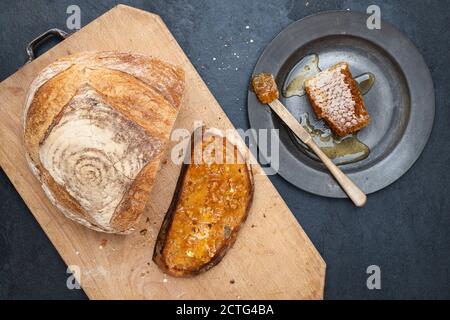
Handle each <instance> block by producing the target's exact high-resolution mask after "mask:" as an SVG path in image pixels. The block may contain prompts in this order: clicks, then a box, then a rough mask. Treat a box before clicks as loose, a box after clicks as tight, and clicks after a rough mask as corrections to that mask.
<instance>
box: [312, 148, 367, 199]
mask: <svg viewBox="0 0 450 320" xmlns="http://www.w3.org/2000/svg"><path fill="white" fill-rule="evenodd" d="M306 144H307V145H308V147H310V148H311V149H312V150H313V151H314V153H315V154H316V155H317V156H318V157H319V158H320V160H322V162H323V163H324V164H325V166H326V167H327V168H328V170H330V172H331V174H332V175H333V177H334V178H335V179H336V180H337V182H339V184H340V185H341V187H342V189H344V191H345V193H347V195H348V197H349V198H350V199H351V200H352V201H353V203H354V204H355V205H356V206H357V207H362V206H364V205H365V204H366V202H367V196H366V195H365V194H364V192H362V191H361V189H359V188H358V186H357V185H356V184H354V183H353V181H352V180H350V178H349V177H347V176H346V175H345V173H343V172H342V171H341V169H339V168H338V167H337V166H336V165H335V164H334V163H333V161H331V160H330V158H328V157H327V155H326V154H325V153H323V151H322V150H321V149H320V148H319V147H318V146H317V145H316V144H315V142H314V141H313V140H309V141H307V142H306Z"/></svg>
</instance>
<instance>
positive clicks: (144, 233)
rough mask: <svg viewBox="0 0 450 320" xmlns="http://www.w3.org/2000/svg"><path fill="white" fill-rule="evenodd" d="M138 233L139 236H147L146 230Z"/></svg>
mask: <svg viewBox="0 0 450 320" xmlns="http://www.w3.org/2000/svg"><path fill="white" fill-rule="evenodd" d="M139 233H140V234H141V236H145V235H146V234H147V229H142V230H141V231H139Z"/></svg>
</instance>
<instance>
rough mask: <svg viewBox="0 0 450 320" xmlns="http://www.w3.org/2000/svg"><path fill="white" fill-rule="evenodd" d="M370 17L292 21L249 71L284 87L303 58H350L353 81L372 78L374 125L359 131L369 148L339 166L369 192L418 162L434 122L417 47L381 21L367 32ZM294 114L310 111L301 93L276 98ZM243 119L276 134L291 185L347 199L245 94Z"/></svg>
mask: <svg viewBox="0 0 450 320" xmlns="http://www.w3.org/2000/svg"><path fill="white" fill-rule="evenodd" d="M367 17H368V16H367V15H365V14H363V13H356V12H345V11H342V12H341V11H337V12H326V13H321V14H318V15H314V16H310V17H307V18H304V19H302V20H299V21H297V22H294V23H293V24H291V25H290V26H289V27H287V28H286V29H285V30H284V31H282V32H281V33H280V34H279V35H278V36H276V37H275V39H273V40H272V42H271V43H270V44H269V45H268V46H267V47H266V49H265V50H264V52H263V54H262V55H261V57H260V58H259V60H258V62H257V64H256V67H255V70H254V74H257V73H259V72H270V73H272V74H274V76H275V78H276V81H277V84H278V87H279V88H282V87H283V84H284V83H285V81H286V80H288V81H289V79H287V77H288V75H289V72H290V71H291V70H292V68H293V67H294V66H295V65H296V64H297V63H298V62H299V61H300V60H301V59H302V58H303V57H305V56H306V55H308V54H313V53H315V54H317V55H318V56H319V66H320V68H321V69H322V70H323V69H325V68H327V67H329V66H331V65H333V64H335V63H337V62H339V61H342V60H344V61H347V62H348V63H349V65H350V69H351V72H352V74H353V75H354V76H357V75H359V74H362V73H365V72H371V73H373V74H374V75H375V77H376V81H375V84H374V86H373V87H372V89H371V90H370V91H369V93H367V94H366V95H365V96H364V102H365V104H366V108H367V110H368V111H369V114H370V116H371V118H372V122H371V124H370V125H369V126H368V127H366V128H364V129H362V130H361V131H360V132H359V133H358V138H359V140H361V141H362V142H363V143H365V144H366V145H367V146H368V147H369V148H370V154H369V156H368V157H367V158H366V159H364V160H361V161H358V162H355V163H351V164H346V165H342V166H340V167H341V169H342V170H343V171H344V172H345V173H346V174H348V175H349V176H350V178H351V179H352V180H353V181H354V182H355V183H356V184H357V185H358V186H359V187H360V188H361V189H362V190H363V191H364V192H365V193H367V194H369V193H373V192H375V191H378V190H380V189H382V188H384V187H386V186H388V185H390V184H391V183H393V182H394V181H396V180H397V179H399V178H400V177H401V176H402V175H403V174H404V173H405V172H406V171H408V169H409V168H411V166H412V165H413V164H414V162H415V161H416V160H417V159H418V158H419V156H420V154H421V152H422V150H423V149H424V147H425V145H426V143H427V141H428V138H429V136H430V133H431V129H432V127H433V121H434V110H435V97H434V87H433V82H432V79H431V75H430V72H429V70H428V67H427V66H426V64H425V61H424V59H423V58H422V56H421V54H420V53H419V51H418V50H417V48H416V47H415V46H414V44H413V43H412V42H411V41H410V40H409V39H408V38H407V37H406V36H405V35H404V34H403V33H402V32H400V31H399V30H398V29H397V28H395V27H394V26H392V25H390V24H388V23H387V22H385V21H382V23H381V29H380V30H369V29H368V28H367V26H366V20H367ZM280 100H281V101H282V102H283V103H284V104H285V105H286V107H287V108H288V109H289V110H290V111H291V113H292V114H293V115H294V116H295V117H297V118H298V117H299V116H300V114H301V113H303V112H308V113H310V115H311V116H312V117H314V113H313V111H312V109H311V107H310V105H309V102H308V99H307V97H306V96H303V97H297V96H296V97H291V98H284V97H282V96H281V97H280ZM248 115H249V120H250V125H251V127H252V128H254V129H279V138H280V150H279V161H280V165H279V170H278V173H279V174H280V175H281V176H282V177H283V178H285V179H286V180H287V181H289V182H291V183H292V184H294V185H295V186H297V187H299V188H301V189H303V190H306V191H309V192H311V193H314V194H318V195H322V196H326V197H335V198H342V197H346V195H345V193H344V192H343V191H342V190H341V188H340V187H339V185H338V183H337V182H336V181H335V180H334V179H333V178H332V176H331V175H330V174H329V173H328V171H327V170H326V168H325V167H324V166H323V164H321V163H320V162H318V161H317V160H315V159H312V158H311V157H309V156H307V155H306V154H305V152H303V151H302V149H301V148H302V146H301V145H300V144H299V143H298V142H296V141H295V139H293V138H292V133H290V132H289V129H288V128H286V127H285V126H284V125H283V123H282V122H281V121H280V120H279V119H278V118H277V116H276V115H275V114H274V113H272V112H270V109H269V107H268V106H264V105H261V104H260V103H259V101H258V100H257V98H256V96H255V95H254V93H253V92H251V91H250V90H249V92H248Z"/></svg>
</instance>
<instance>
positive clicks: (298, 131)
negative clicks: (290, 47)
mask: <svg viewBox="0 0 450 320" xmlns="http://www.w3.org/2000/svg"><path fill="white" fill-rule="evenodd" d="M252 85H253V89H254V91H255V94H256V96H257V97H258V99H259V101H260V102H261V103H263V104H267V105H269V106H270V108H271V109H272V110H273V111H275V113H276V114H277V115H278V117H280V119H281V120H283V122H284V123H285V124H286V125H287V126H288V127H289V128H290V129H291V130H292V132H294V133H295V135H296V136H297V137H298V138H299V139H300V140H302V141H303V143H305V144H306V145H307V146H308V147H309V148H311V150H313V151H314V153H315V154H316V155H317V156H318V157H319V158H320V160H321V161H322V162H323V164H325V166H326V167H327V168H328V170H329V171H330V172H331V174H332V175H333V177H334V178H335V179H336V180H337V182H338V183H339V185H340V186H341V188H342V189H343V190H344V191H345V193H347V195H348V197H349V198H350V199H351V200H352V201H353V203H354V204H355V205H356V206H357V207H362V206H364V205H365V204H366V202H367V196H366V195H365V194H364V192H362V191H361V189H359V188H358V186H357V185H355V184H354V183H353V181H352V180H350V178H349V177H347V175H345V173H343V172H342V170H341V169H339V168H338V167H337V166H336V165H335V164H334V163H333V161H331V160H330V158H328V157H327V155H326V154H325V153H323V151H322V150H321V149H320V148H319V147H318V146H317V145H316V143H315V142H314V140H313V139H312V138H311V135H310V134H309V133H308V132H307V131H306V130H305V129H304V128H303V127H302V125H301V124H300V123H299V122H298V121H297V119H295V118H294V116H293V115H292V114H291V113H290V112H289V110H288V109H287V108H286V107H285V106H284V105H283V104H282V103H281V102H280V100H278V96H279V93H278V88H277V84H276V83H275V79H274V77H273V76H272V75H271V74H267V73H261V74H258V75H256V76H255V77H254V78H253V79H252Z"/></svg>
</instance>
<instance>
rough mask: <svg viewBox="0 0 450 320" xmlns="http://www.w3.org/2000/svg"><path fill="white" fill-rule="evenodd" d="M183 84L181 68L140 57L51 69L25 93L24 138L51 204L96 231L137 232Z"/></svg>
mask: <svg viewBox="0 0 450 320" xmlns="http://www.w3.org/2000/svg"><path fill="white" fill-rule="evenodd" d="M183 89H184V73H183V71H182V70H181V69H179V68H177V67H175V66H172V65H170V64H167V63H165V62H162V61H160V60H158V59H154V58H150V57H145V56H141V55H134V54H122V53H115V52H87V53H80V54H76V55H73V56H68V57H65V58H62V59H59V60H57V61H56V62H55V63H53V64H51V65H49V66H48V67H47V68H45V69H44V70H43V71H42V72H41V73H40V74H39V76H38V77H37V78H36V80H35V81H34V82H33V84H32V85H31V88H30V91H29V95H28V97H27V102H26V105H25V113H24V116H25V117H24V138H25V146H26V150H27V160H28V163H29V165H30V167H31V169H32V170H33V173H34V174H35V175H36V176H37V177H38V179H39V180H40V181H41V184H42V187H43V189H44V191H45V193H46V194H47V196H48V197H49V199H50V200H51V202H52V203H53V204H54V205H55V206H56V207H57V208H58V209H59V210H60V211H61V212H62V213H64V214H65V215H66V216H67V217H69V218H71V219H73V220H75V221H77V222H79V223H81V224H83V225H85V226H87V227H89V228H92V229H94V230H98V231H103V232H111V233H129V232H131V231H132V230H133V225H134V224H135V223H136V221H137V219H138V218H139V216H140V215H141V213H142V211H143V209H144V207H145V204H146V202H147V197H148V195H149V193H150V191H151V187H152V185H153V183H154V179H155V176H156V173H157V171H158V169H159V165H160V159H161V155H162V153H163V151H164V148H165V145H166V144H167V141H168V139H169V136H170V132H171V130H172V127H173V124H174V122H175V119H176V117H177V114H178V111H179V105H180V103H181V98H182V93H183Z"/></svg>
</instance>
